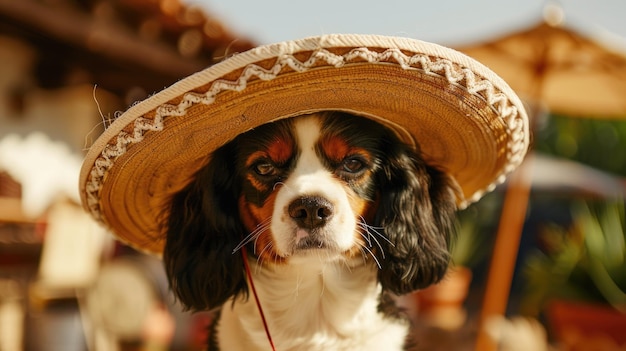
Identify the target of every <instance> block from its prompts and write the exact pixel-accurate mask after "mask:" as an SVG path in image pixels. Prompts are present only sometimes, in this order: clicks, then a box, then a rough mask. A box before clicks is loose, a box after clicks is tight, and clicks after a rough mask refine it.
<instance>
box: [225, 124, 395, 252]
mask: <svg viewBox="0 0 626 351" xmlns="http://www.w3.org/2000/svg"><path fill="white" fill-rule="evenodd" d="M350 117H351V116H350ZM345 118H346V117H345V115H344V116H340V117H339V118H338V119H331V118H323V117H321V116H302V117H298V118H293V119H288V120H284V121H280V122H277V123H274V124H271V125H265V126H262V127H261V128H259V129H258V130H255V131H253V132H251V133H249V134H247V135H245V136H243V137H241V138H240V139H239V140H237V149H238V150H237V154H238V155H239V156H240V157H239V161H238V162H239V164H238V169H239V172H238V173H239V174H241V175H242V176H243V179H242V182H243V191H242V192H241V194H240V197H239V213H240V216H241V219H242V222H243V224H244V227H245V229H246V233H250V234H249V235H248V236H247V237H246V238H245V239H244V240H243V241H242V244H247V243H252V244H253V245H252V246H253V252H254V254H255V255H257V256H259V258H260V260H261V261H262V262H263V263H265V264H286V263H289V262H291V263H293V261H295V260H302V259H304V258H306V257H309V256H311V254H314V255H313V256H314V259H315V260H320V259H321V258H323V259H324V260H335V259H342V258H344V259H349V258H352V257H354V256H355V255H359V254H361V253H367V252H371V250H372V247H371V246H372V242H375V241H377V240H385V238H383V237H378V238H376V237H374V238H372V236H373V235H376V232H375V229H374V228H369V227H368V224H367V223H371V222H372V220H373V215H374V213H373V209H374V208H375V206H376V203H375V202H376V199H377V196H376V189H375V180H374V174H375V173H376V171H377V170H378V169H379V168H380V162H381V157H382V156H383V150H382V149H381V144H384V143H381V142H380V138H382V137H383V135H382V133H379V132H377V130H376V129H375V128H374V127H375V125H374V123H372V122H370V121H366V120H361V119H356V118H354V117H351V118H348V119H347V120H346V119H345ZM357 121H358V122H359V123H357ZM320 251H323V253H324V254H323V255H319V253H320Z"/></svg>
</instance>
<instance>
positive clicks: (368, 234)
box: [359, 228, 385, 258]
mask: <svg viewBox="0 0 626 351" xmlns="http://www.w3.org/2000/svg"><path fill="white" fill-rule="evenodd" d="M361 229H365V231H366V233H367V236H366V235H365V234H363V232H360V233H359V234H361V236H362V237H363V238H365V240H366V241H367V243H368V245H369V247H370V248H372V247H373V245H372V241H371V240H374V242H375V243H376V246H378V248H379V249H380V253H381V255H382V257H383V258H385V249H384V248H383V246H382V245H381V243H380V241H378V239H376V237H374V236H373V235H371V233H369V232H368V231H367V228H361ZM370 239H371V240H370Z"/></svg>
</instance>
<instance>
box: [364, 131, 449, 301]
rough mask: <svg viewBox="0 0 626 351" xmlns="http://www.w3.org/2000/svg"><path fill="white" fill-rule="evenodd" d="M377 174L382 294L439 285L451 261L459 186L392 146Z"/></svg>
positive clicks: (409, 151)
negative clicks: (381, 234) (382, 238)
mask: <svg viewBox="0 0 626 351" xmlns="http://www.w3.org/2000/svg"><path fill="white" fill-rule="evenodd" d="M386 154H387V156H386V157H387V160H386V162H384V164H383V167H382V169H381V170H380V171H379V172H377V183H378V187H379V189H380V201H379V204H378V210H377V213H376V216H375V223H374V225H376V226H378V227H381V228H383V230H384V233H385V235H386V237H387V239H389V242H386V241H384V240H381V245H382V247H381V249H382V250H381V251H382V252H378V253H377V256H378V261H379V262H380V265H381V269H380V270H379V273H378V279H379V281H380V283H381V284H382V286H383V289H386V290H389V291H391V292H393V293H395V294H405V293H409V292H411V291H414V290H417V289H421V288H424V287H426V286H428V285H431V284H434V283H436V282H438V281H439V280H440V279H441V278H442V277H443V275H444V274H445V272H446V270H447V267H448V263H449V261H450V254H449V245H450V241H451V238H452V236H453V233H452V232H453V229H454V215H455V211H456V190H455V189H456V186H455V183H454V181H453V180H451V179H450V178H449V177H448V176H447V175H446V174H444V173H443V172H440V171H439V170H437V169H435V168H432V167H430V166H428V165H427V164H426V163H425V162H424V161H423V160H422V158H421V157H420V156H419V154H418V152H416V151H413V150H412V149H411V148H409V147H408V146H406V145H403V144H401V143H392V144H391V145H390V146H389V150H388V152H387V153H386Z"/></svg>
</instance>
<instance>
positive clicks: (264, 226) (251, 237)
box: [233, 217, 272, 254]
mask: <svg viewBox="0 0 626 351" xmlns="http://www.w3.org/2000/svg"><path fill="white" fill-rule="evenodd" d="M271 220H272V219H271V217H270V218H267V219H266V220H264V221H263V222H261V223H259V224H258V225H257V227H256V228H255V229H254V230H253V231H252V232H251V233H250V234H248V235H247V236H246V237H245V238H244V239H243V240H241V242H239V244H238V245H237V246H235V248H234V249H233V254H234V253H236V252H237V251H239V250H241V248H242V247H244V246H246V245H248V244H249V243H251V242H252V241H254V242H255V251H256V241H257V240H258V238H259V236H260V235H261V234H262V233H263V232H265V231H266V230H268V229H269V227H270V225H271Z"/></svg>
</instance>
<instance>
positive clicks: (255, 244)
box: [164, 112, 456, 351]
mask: <svg viewBox="0 0 626 351" xmlns="http://www.w3.org/2000/svg"><path fill="white" fill-rule="evenodd" d="M455 189H456V187H455V185H454V182H453V181H452V180H451V179H450V178H449V177H448V176H447V175H446V174H444V173H443V172H441V171H439V170H437V169H436V168H434V167H431V166H430V165H427V164H426V163H425V162H424V160H423V159H422V158H421V156H420V154H419V150H415V147H414V146H408V145H405V144H404V143H402V142H401V141H400V140H399V138H398V137H397V136H396V135H395V134H394V133H393V132H392V131H391V130H389V129H387V128H385V127H383V126H382V125H381V124H378V123H376V122H374V121H373V120H370V119H366V118H362V117H356V116H353V115H350V114H347V113H343V112H324V113H315V114H311V115H304V116H299V117H295V118H290V119H284V120H279V121H277V122H273V123H269V124H266V125H262V126H260V127H258V128H256V129H254V130H252V131H249V132H247V133H245V134H242V135H240V136H238V137H237V138H236V139H235V140H233V141H232V142H230V143H228V144H226V145H224V146H223V147H221V148H219V149H218V150H216V151H215V152H214V153H213V154H212V155H211V157H210V161H209V163H208V164H207V165H206V166H205V167H204V168H203V169H201V170H200V171H199V172H198V173H197V175H196V176H195V179H194V180H193V181H192V182H191V184H189V185H188V186H187V187H186V188H185V189H183V190H182V191H180V192H179V193H177V194H176V195H175V196H174V197H173V199H172V202H171V208H170V209H169V213H170V215H169V217H168V221H167V222H166V223H165V226H166V232H167V243H166V247H165V251H164V261H165V266H166V271H167V274H168V277H169V280H170V283H171V286H172V289H173V290H174V292H175V293H176V295H177V296H178V298H179V299H180V301H181V302H182V303H183V304H185V305H186V306H187V307H188V308H190V309H193V310H210V309H214V308H217V307H220V306H222V308H221V312H220V315H219V319H218V320H217V321H216V324H215V325H214V328H213V331H212V333H211V336H212V337H211V340H210V341H209V344H210V345H209V349H211V350H227V351H237V350H246V351H251V350H268V349H269V343H268V338H267V336H266V333H265V329H264V326H263V323H262V320H261V318H260V316H259V311H258V310H257V306H256V304H255V301H254V299H250V298H249V295H250V293H249V285H248V280H247V277H246V272H245V264H244V256H245V257H247V260H248V261H249V264H250V273H251V278H252V281H253V282H254V284H255V286H256V289H257V292H258V297H259V299H260V303H261V305H262V308H263V310H264V314H265V316H266V318H267V324H268V328H269V331H270V333H271V338H272V339H273V341H274V343H275V345H276V349H277V350H280V351H287V350H324V351H327V350H362V351H367V350H402V349H404V348H406V347H408V342H407V340H408V338H407V333H408V328H409V323H408V320H407V319H406V318H404V317H402V314H401V313H400V312H399V310H398V309H397V308H396V307H395V305H394V303H393V300H391V298H390V294H391V293H393V294H405V293H408V292H411V291H414V290H417V289H420V288H423V287H426V286H428V285H430V284H432V283H435V282H437V281H439V280H440V279H441V277H442V276H443V275H444V273H445V271H446V268H447V266H448V262H449V253H448V246H449V242H450V240H451V236H452V228H453V224H452V223H453V216H454V211H455V209H456V205H455V203H456V190H455ZM242 250H243V252H246V253H247V254H245V255H242V252H241V251H242Z"/></svg>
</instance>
